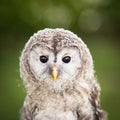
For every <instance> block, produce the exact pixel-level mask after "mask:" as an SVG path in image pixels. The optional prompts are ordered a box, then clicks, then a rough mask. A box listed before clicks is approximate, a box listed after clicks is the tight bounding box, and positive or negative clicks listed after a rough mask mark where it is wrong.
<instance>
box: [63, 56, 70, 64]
mask: <svg viewBox="0 0 120 120" xmlns="http://www.w3.org/2000/svg"><path fill="white" fill-rule="evenodd" d="M62 61H63V62H64V63H69V62H70V61H71V57H70V56H65V57H64V58H63V59H62Z"/></svg>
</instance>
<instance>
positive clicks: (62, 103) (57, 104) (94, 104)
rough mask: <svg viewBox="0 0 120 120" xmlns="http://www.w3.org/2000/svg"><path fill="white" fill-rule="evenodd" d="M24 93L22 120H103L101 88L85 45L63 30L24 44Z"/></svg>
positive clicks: (46, 31) (44, 32) (49, 31)
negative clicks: (100, 98)
mask: <svg viewBox="0 0 120 120" xmlns="http://www.w3.org/2000/svg"><path fill="white" fill-rule="evenodd" d="M20 75H21V78H22V79H23V83H24V86H25V90H26V98H25V101H24V104H23V108H22V115H21V116H22V117H21V119H22V120H106V119H107V118H106V113H105V112H104V110H102V109H101V106H100V100H99V96H100V86H99V83H98V82H97V80H96V78H95V75H94V66H93V60H92V56H91V54H90V51H89V49H88V48H87V46H86V44H85V43H84V42H83V41H82V40H81V39H80V38H79V37H78V36H77V35H75V34H74V33H72V32H70V31H68V30H64V29H62V28H56V29H50V28H46V29H44V30H40V31H38V32H37V33H35V34H34V35H33V36H32V37H30V39H29V40H28V42H27V43H26V45H25V47H24V49H23V51H22V55H21V57H20Z"/></svg>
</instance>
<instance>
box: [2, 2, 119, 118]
mask: <svg viewBox="0 0 120 120" xmlns="http://www.w3.org/2000/svg"><path fill="white" fill-rule="evenodd" d="M119 11H120V1H119V0H44V1H42V0H24V1H23V0H17V1H16V0H1V1H0V74H1V75H0V106H1V107H0V119H1V120H18V119H19V117H20V114H19V113H20V108H21V106H22V104H23V101H24V98H25V90H24V87H23V84H22V80H21V79H20V77H19V56H20V54H21V51H22V49H23V47H24V44H25V43H26V41H27V40H28V39H29V37H30V36H31V35H32V34H33V33H34V32H37V31H38V30H40V29H44V28H46V27H47V28H48V27H50V28H57V27H59V28H61V27H62V28H65V29H69V30H71V31H73V32H74V33H76V34H77V35H78V36H80V37H81V38H82V39H83V40H84V42H85V43H86V44H87V45H88V47H89V48H90V50H91V53H92V56H93V59H94V63H95V70H96V71H97V73H96V74H97V78H98V80H99V82H100V84H101V88H102V92H101V103H102V107H103V108H104V109H105V110H106V111H107V112H108V118H109V120H119V119H120V114H119V107H120V91H119V84H120V77H119V74H120V72H119V71H120V64H119V62H120V55H119V54H120V53H119V51H120V46H119V44H120V41H119V39H120V33H119V32H120V14H119Z"/></svg>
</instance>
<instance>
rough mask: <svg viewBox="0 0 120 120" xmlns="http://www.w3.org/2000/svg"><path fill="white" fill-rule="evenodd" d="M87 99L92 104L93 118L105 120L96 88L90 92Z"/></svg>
mask: <svg viewBox="0 0 120 120" xmlns="http://www.w3.org/2000/svg"><path fill="white" fill-rule="evenodd" d="M89 100H90V102H91V105H92V106H93V111H94V120H107V116H106V113H105V112H104V111H103V110H102V109H101V107H100V104H99V100H98V91H97V89H94V91H92V92H91V94H90V99H89Z"/></svg>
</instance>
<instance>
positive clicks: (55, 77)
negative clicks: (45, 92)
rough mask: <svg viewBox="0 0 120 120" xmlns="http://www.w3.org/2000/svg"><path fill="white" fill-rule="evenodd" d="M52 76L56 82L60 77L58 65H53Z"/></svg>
mask: <svg viewBox="0 0 120 120" xmlns="http://www.w3.org/2000/svg"><path fill="white" fill-rule="evenodd" d="M52 76H53V79H54V81H56V79H57V76H58V70H57V67H56V64H54V65H53V69H52Z"/></svg>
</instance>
